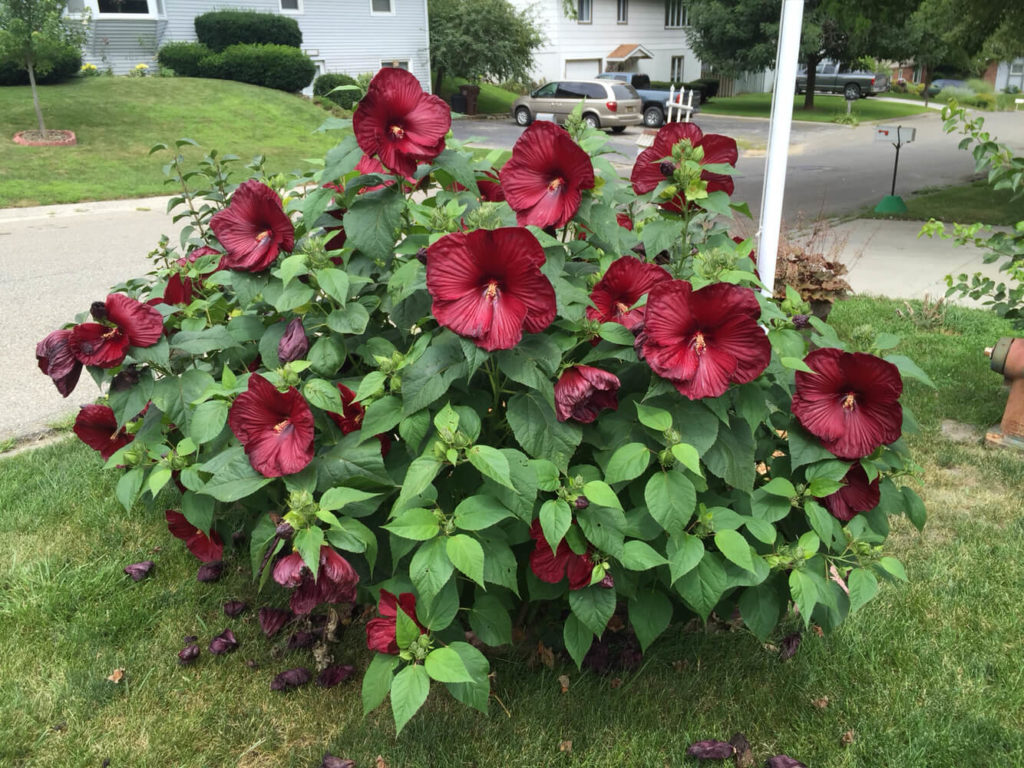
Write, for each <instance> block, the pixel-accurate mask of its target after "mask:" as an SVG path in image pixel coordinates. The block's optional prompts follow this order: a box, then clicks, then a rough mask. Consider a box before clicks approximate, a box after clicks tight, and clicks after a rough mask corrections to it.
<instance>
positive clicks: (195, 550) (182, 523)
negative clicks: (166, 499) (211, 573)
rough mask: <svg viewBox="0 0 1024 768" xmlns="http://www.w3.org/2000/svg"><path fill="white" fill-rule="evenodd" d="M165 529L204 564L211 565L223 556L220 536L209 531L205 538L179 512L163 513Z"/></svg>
mask: <svg viewBox="0 0 1024 768" xmlns="http://www.w3.org/2000/svg"><path fill="white" fill-rule="evenodd" d="M164 519H166V520H167V529H168V530H169V531H170V532H171V534H172V535H173V536H174V537H175V538H177V539H181V540H182V541H183V542H185V546H186V547H188V551H189V552H191V553H192V554H193V555H195V556H196V557H197V558H199V559H200V560H202V561H203V562H204V563H212V562H215V561H217V560H220V559H221V558H222V557H223V556H224V542H223V540H222V539H221V537H220V534H219V533H217V532H216V531H211V532H210V535H209V536H207V535H206V534H205V533H203V532H202V531H201V530H199V529H198V528H196V527H195V526H194V525H192V523H190V522H189V521H188V520H187V519H186V518H185V516H184V515H183V514H181V512H178V511H176V510H173V509H168V510H166V511H165V512H164Z"/></svg>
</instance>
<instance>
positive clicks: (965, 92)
mask: <svg viewBox="0 0 1024 768" xmlns="http://www.w3.org/2000/svg"><path fill="white" fill-rule="evenodd" d="M974 97H975V93H974V91H972V90H971V89H970V88H960V87H957V86H950V87H948V88H943V89H942V90H941V91H939V93H938V95H937V96H936V97H935V100H936V101H941V102H947V101H949V100H950V99H956V101H957V103H959V104H973V103H974Z"/></svg>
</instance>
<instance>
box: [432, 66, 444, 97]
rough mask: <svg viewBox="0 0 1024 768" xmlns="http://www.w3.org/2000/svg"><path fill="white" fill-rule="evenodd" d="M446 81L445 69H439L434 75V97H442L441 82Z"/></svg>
mask: <svg viewBox="0 0 1024 768" xmlns="http://www.w3.org/2000/svg"><path fill="white" fill-rule="evenodd" d="M442 80H444V67H438V68H437V72H435V73H434V95H435V96H440V95H441V81H442Z"/></svg>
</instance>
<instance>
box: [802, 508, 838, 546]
mask: <svg viewBox="0 0 1024 768" xmlns="http://www.w3.org/2000/svg"><path fill="white" fill-rule="evenodd" d="M804 513H805V514H806V515H807V522H809V523H810V524H811V530H813V531H814V533H815V535H817V537H818V538H819V539H821V541H823V542H824V543H825V547H826V548H829V549H831V547H832V545H833V544H834V543H835V542H836V541H840V542H842V541H843V540H844V539H843V526H842V524H841V523H840V522H839V521H838V520H836V519H835V518H834V517H832V515H830V514H829V513H828V510H827V509H825V508H824V507H823V506H821V504H818V503H817V502H816V501H810V500H807V501H805V502H804Z"/></svg>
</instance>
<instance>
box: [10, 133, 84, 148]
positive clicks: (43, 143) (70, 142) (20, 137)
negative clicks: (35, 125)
mask: <svg viewBox="0 0 1024 768" xmlns="http://www.w3.org/2000/svg"><path fill="white" fill-rule="evenodd" d="M14 143H15V144H22V145H24V146H26V147H72V146H74V145H75V144H77V143H78V139H77V138H76V137H75V132H74V131H47V132H46V133H45V134H44V133H43V132H42V131H19V132H18V133H16V134H14Z"/></svg>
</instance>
